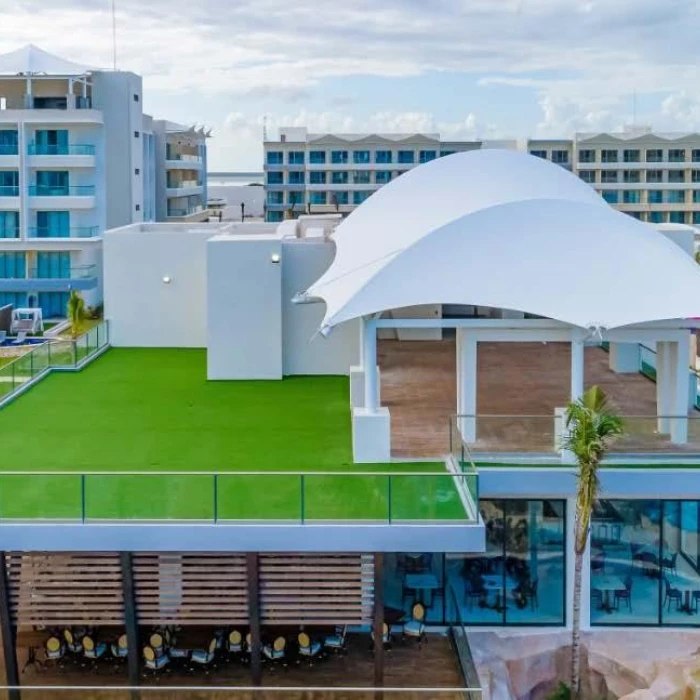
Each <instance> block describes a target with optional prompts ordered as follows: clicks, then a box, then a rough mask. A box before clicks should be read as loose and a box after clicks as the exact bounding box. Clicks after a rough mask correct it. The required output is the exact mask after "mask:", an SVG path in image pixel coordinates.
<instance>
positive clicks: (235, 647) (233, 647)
mask: <svg viewBox="0 0 700 700" xmlns="http://www.w3.org/2000/svg"><path fill="white" fill-rule="evenodd" d="M228 650H229V652H230V653H232V654H240V653H241V652H242V651H243V636H242V635H241V633H240V632H239V631H238V630H233V631H232V632H231V633H230V634H229V636H228Z"/></svg>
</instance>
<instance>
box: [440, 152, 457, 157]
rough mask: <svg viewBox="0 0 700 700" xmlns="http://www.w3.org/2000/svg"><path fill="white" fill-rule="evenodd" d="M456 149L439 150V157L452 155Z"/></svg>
mask: <svg viewBox="0 0 700 700" xmlns="http://www.w3.org/2000/svg"><path fill="white" fill-rule="evenodd" d="M456 152H457V151H440V158H444V157H445V156H453V155H454V154H455V153H456Z"/></svg>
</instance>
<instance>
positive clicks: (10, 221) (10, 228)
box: [0, 211, 19, 238]
mask: <svg viewBox="0 0 700 700" xmlns="http://www.w3.org/2000/svg"><path fill="white" fill-rule="evenodd" d="M0 238H19V212H16V211H0Z"/></svg>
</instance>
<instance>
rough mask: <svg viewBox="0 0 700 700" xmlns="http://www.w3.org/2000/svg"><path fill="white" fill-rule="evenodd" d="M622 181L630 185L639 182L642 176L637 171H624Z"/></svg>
mask: <svg viewBox="0 0 700 700" xmlns="http://www.w3.org/2000/svg"><path fill="white" fill-rule="evenodd" d="M622 181H623V182H631V183H636V182H641V181H642V175H641V173H640V172H639V170H625V171H623V173H622Z"/></svg>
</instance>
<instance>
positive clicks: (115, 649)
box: [109, 634, 129, 659]
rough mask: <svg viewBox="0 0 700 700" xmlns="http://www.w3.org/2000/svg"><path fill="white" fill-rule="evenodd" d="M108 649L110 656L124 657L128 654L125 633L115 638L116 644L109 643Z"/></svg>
mask: <svg viewBox="0 0 700 700" xmlns="http://www.w3.org/2000/svg"><path fill="white" fill-rule="evenodd" d="M109 649H110V651H111V652H112V656H113V657H114V658H115V659H124V658H126V657H127V656H128V654H129V647H128V644H127V639H126V635H125V634H122V635H121V636H120V637H119V639H117V643H116V644H110V645H109Z"/></svg>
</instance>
